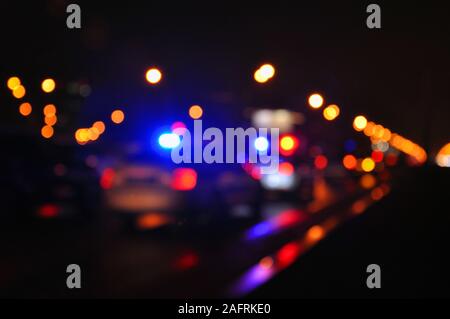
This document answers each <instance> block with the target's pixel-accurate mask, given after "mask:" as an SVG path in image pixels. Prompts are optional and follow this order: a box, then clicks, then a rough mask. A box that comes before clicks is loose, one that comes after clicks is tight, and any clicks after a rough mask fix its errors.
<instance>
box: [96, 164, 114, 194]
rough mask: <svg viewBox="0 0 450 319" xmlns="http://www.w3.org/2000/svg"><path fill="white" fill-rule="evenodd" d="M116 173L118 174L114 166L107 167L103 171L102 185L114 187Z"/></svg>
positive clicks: (107, 187) (104, 187)
mask: <svg viewBox="0 0 450 319" xmlns="http://www.w3.org/2000/svg"><path fill="white" fill-rule="evenodd" d="M115 175H116V174H115V172H114V170H113V169H112V168H106V169H105V170H104V171H103V173H102V176H101V178H100V186H101V187H102V188H103V189H110V188H111V187H113V181H114V176H115Z"/></svg>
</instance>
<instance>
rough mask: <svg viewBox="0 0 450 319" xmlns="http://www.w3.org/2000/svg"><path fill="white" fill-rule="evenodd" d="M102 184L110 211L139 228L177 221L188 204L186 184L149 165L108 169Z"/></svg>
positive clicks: (131, 165) (166, 171) (103, 174)
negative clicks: (183, 207)
mask: <svg viewBox="0 0 450 319" xmlns="http://www.w3.org/2000/svg"><path fill="white" fill-rule="evenodd" d="M179 178H181V179H182V178H186V177H183V176H182V177H179ZM192 183H193V181H192ZM100 184H101V186H102V188H103V189H104V199H105V205H106V207H107V209H108V210H109V211H112V212H114V213H115V215H116V216H118V217H119V218H120V219H121V220H122V221H123V222H125V223H127V224H129V225H131V226H132V227H137V228H139V229H151V228H158V227H160V226H163V225H166V224H169V223H171V222H174V221H175V220H176V219H177V218H178V217H179V216H178V213H179V212H180V210H181V209H182V206H183V203H184V201H185V196H183V193H182V191H183V190H182V189H180V188H181V186H182V185H175V184H174V181H173V178H172V174H171V172H169V171H168V170H166V169H163V168H161V167H157V166H154V165H149V164H146V163H127V164H121V165H119V166H118V167H116V168H114V169H113V168H106V169H104V170H103V172H102V176H101V179H100ZM185 186H186V185H185ZM177 188H178V189H177ZM185 188H186V187H185Z"/></svg>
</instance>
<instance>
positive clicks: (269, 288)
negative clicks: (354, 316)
mask: <svg viewBox="0 0 450 319" xmlns="http://www.w3.org/2000/svg"><path fill="white" fill-rule="evenodd" d="M68 4H70V2H67V1H64V0H49V1H33V3H28V4H26V5H25V4H13V3H8V4H6V3H5V4H2V5H1V6H2V12H4V13H5V15H4V17H3V18H2V19H1V21H0V30H1V35H2V36H1V42H2V52H1V54H0V65H1V68H0V81H1V87H0V102H1V110H0V112H1V116H0V139H1V141H2V143H1V145H2V152H1V153H2V156H1V157H0V165H1V166H0V167H1V170H2V173H1V175H0V177H1V183H0V205H1V209H0V252H1V253H0V297H3V298H11V297H13V298H72V297H75V298H79V297H81V298H98V297H113V298H134V297H138V298H141V297H144V298H238V297H261V298H304V297H353V298H354V297H373V296H375V297H448V296H449V291H450V289H449V288H450V279H449V277H448V276H446V275H445V273H446V269H448V266H450V263H449V262H448V261H447V259H446V254H447V253H446V251H448V246H447V244H448V243H450V242H449V236H448V230H449V227H450V214H449V213H450V209H449V208H450V204H449V199H448V195H449V190H450V126H449V118H450V105H449V97H448V88H449V85H450V80H449V79H450V76H449V75H450V62H449V61H450V60H449V59H448V57H449V53H450V48H449V47H448V43H447V42H448V41H446V39H448V35H449V30H448V29H449V26H448V24H445V19H443V18H442V19H441V18H440V16H442V13H441V12H440V10H439V8H438V7H437V8H436V7H431V6H430V7H424V8H421V9H420V10H419V9H418V8H403V7H395V6H390V7H389V8H385V9H383V11H382V13H383V20H382V21H383V27H382V28H381V29H379V30H370V29H368V28H367V27H366V24H365V19H366V17H367V13H366V11H365V6H364V5H363V4H361V5H360V6H356V7H355V6H350V5H343V4H334V5H330V4H327V5H325V4H322V5H313V4H309V5H304V6H303V9H304V10H301V12H298V13H296V14H295V15H294V14H289V12H286V11H288V10H286V11H284V12H276V10H275V11H273V12H271V10H269V9H270V8H260V9H258V10H255V11H253V12H252V11H251V10H248V11H246V10H244V8H241V9H242V10H241V9H240V10H239V11H238V10H235V9H233V8H230V10H229V11H230V12H228V11H227V10H223V11H222V12H220V13H221V15H219V14H218V13H217V12H215V14H210V13H208V14H200V13H201V11H198V12H197V11H196V12H195V13H192V14H191V13H190V12H189V14H187V13H184V14H183V12H169V13H168V12H167V11H161V12H159V11H158V10H157V9H156V8H155V7H153V4H150V3H148V4H142V3H140V4H137V3H136V4H134V5H130V6H127V7H124V6H122V5H119V4H113V3H108V5H107V6H105V5H104V4H101V3H97V2H96V3H95V4H94V3H93V2H86V3H80V7H81V14H82V15H81V19H82V27H81V29H68V28H67V26H66V18H67V15H68V14H67V13H66V7H67V5H68ZM190 9H191V10H192V11H195V9H194V8H190ZM180 11H181V9H180ZM195 120H202V121H203V124H204V127H205V128H206V127H215V128H219V129H221V130H223V131H224V132H225V129H226V128H238V127H242V128H249V127H254V128H277V129H279V132H280V136H279V139H278V140H277V142H278V144H279V145H278V150H279V154H280V156H279V157H280V163H279V167H278V169H277V171H276V172H274V173H271V174H263V173H262V171H261V166H260V165H259V164H258V163H250V162H248V161H247V162H245V163H234V164H231V163H212V164H206V163H201V164H199V163H190V164H189V163H188V164H186V163H182V164H175V163H174V162H173V161H172V159H171V152H172V150H173V149H174V148H177V147H178V146H179V145H180V143H181V142H182V140H183V138H184V136H185V132H186V131H187V130H189V131H193V126H194V121H195ZM207 144H208V142H207V141H203V144H202V146H206V145H207ZM246 146H247V150H248V152H250V151H254V152H256V153H257V154H259V155H261V154H264V153H266V152H270V153H271V152H273V147H272V141H271V139H270V136H268V137H264V136H258V137H254V138H252V137H250V138H248V139H247V140H246ZM246 156H248V154H244V157H246ZM70 264H77V265H79V266H80V267H81V269H82V289H74V290H71V289H68V288H67V286H66V278H67V275H68V274H67V273H66V267H67V266H68V265H70ZM370 264H379V265H380V266H381V269H382V274H383V275H382V278H383V279H382V282H383V289H380V290H370V289H368V288H367V286H366V277H367V275H368V274H367V273H366V267H367V266H368V265H370Z"/></svg>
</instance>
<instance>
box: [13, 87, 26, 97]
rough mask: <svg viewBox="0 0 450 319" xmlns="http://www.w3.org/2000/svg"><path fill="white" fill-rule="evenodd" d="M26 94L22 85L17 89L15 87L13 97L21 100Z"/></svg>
mask: <svg viewBox="0 0 450 319" xmlns="http://www.w3.org/2000/svg"><path fill="white" fill-rule="evenodd" d="M26 92H27V91H26V90H25V87H24V86H23V85H19V86H18V87H16V88H15V89H14V90H13V96H14V97H15V98H16V99H21V98H23V97H24V96H25V94H26Z"/></svg>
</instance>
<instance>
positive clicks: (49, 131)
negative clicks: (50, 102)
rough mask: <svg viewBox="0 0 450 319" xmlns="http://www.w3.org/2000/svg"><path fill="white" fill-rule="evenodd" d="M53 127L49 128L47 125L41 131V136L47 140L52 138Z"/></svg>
mask: <svg viewBox="0 0 450 319" xmlns="http://www.w3.org/2000/svg"><path fill="white" fill-rule="evenodd" d="M53 133H54V131H53V127H51V126H49V125H45V126H44V127H43V128H42V129H41V135H42V136H43V137H45V138H50V137H52V136H53Z"/></svg>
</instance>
